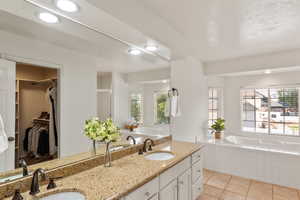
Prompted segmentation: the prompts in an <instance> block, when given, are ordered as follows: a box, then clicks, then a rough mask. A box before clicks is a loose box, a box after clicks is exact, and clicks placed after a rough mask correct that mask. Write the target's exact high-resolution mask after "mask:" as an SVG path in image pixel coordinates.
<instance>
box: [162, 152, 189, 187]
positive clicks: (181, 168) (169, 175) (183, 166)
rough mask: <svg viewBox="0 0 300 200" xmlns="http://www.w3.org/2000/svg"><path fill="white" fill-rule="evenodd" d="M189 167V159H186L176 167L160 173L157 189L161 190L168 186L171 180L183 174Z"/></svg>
mask: <svg viewBox="0 0 300 200" xmlns="http://www.w3.org/2000/svg"><path fill="white" fill-rule="evenodd" d="M190 167H191V157H187V158H186V159H184V160H183V161H181V162H180V163H178V164H177V165H175V166H173V167H172V168H170V169H168V170H167V171H165V172H164V173H162V174H161V175H160V177H159V188H160V189H162V188H163V187H165V186H166V185H168V184H169V183H170V182H171V181H172V180H174V179H175V178H177V177H178V176H179V175H180V174H182V173H183V172H185V171H186V170H187V169H188V168H190Z"/></svg>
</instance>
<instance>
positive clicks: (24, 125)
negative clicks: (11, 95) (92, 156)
mask: <svg viewBox="0 0 300 200" xmlns="http://www.w3.org/2000/svg"><path fill="white" fill-rule="evenodd" d="M57 78H58V70H57V69H55V68H46V67H38V66H32V65H28V64H22V63H17V65H16V129H15V130H16V135H15V144H16V147H15V148H16V150H15V162H16V163H15V166H16V168H17V167H20V166H21V162H23V161H25V162H26V163H27V165H32V164H36V163H40V162H44V161H48V160H52V159H55V158H57V157H58V138H59V133H58V119H57V117H58V110H57V108H58V105H57V104H58V101H57V100H58V98H57V94H58V93H57V85H58V84H57Z"/></svg>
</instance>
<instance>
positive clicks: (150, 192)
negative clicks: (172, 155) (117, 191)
mask: <svg viewBox="0 0 300 200" xmlns="http://www.w3.org/2000/svg"><path fill="white" fill-rule="evenodd" d="M158 191H159V177H156V178H155V179H153V180H152V181H150V182H148V183H146V184H145V185H143V186H142V187H140V188H138V189H137V190H135V191H133V192H131V193H130V194H129V195H127V196H126V197H125V200H156V199H158V198H157V194H158Z"/></svg>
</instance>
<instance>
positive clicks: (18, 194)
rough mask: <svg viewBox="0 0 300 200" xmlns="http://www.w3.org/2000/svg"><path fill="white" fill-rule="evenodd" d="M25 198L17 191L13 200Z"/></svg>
mask: <svg viewBox="0 0 300 200" xmlns="http://www.w3.org/2000/svg"><path fill="white" fill-rule="evenodd" d="M23 199H24V198H23V197H22V195H21V192H20V189H16V191H15V194H14V196H13V198H12V200H23Z"/></svg>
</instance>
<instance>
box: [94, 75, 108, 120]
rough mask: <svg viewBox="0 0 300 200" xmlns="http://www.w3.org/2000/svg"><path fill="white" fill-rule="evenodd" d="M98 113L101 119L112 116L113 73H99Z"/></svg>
mask: <svg viewBox="0 0 300 200" xmlns="http://www.w3.org/2000/svg"><path fill="white" fill-rule="evenodd" d="M97 115H98V117H99V119H100V120H106V119H107V118H111V117H112V73H111V72H98V74H97Z"/></svg>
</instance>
